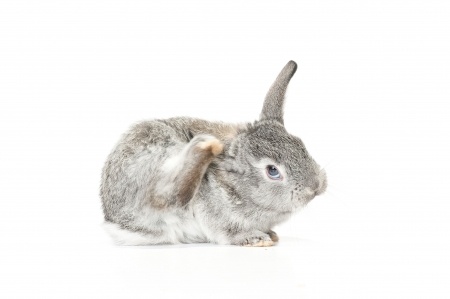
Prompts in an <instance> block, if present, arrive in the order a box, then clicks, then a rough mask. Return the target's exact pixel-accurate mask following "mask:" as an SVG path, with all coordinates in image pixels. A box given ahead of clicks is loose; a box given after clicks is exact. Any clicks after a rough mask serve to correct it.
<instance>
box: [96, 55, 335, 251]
mask: <svg viewBox="0 0 450 299" xmlns="http://www.w3.org/2000/svg"><path fill="white" fill-rule="evenodd" d="M294 66H295V63H293V62H290V63H289V64H288V65H287V66H286V67H285V69H284V70H283V71H282V73H281V74H280V76H279V77H278V78H277V81H276V82H275V84H274V86H275V87H274V86H273V87H272V89H271V91H272V90H274V89H275V92H278V93H280V90H281V92H282V98H284V90H285V87H284V89H283V88H281V89H280V84H281V87H282V86H283V84H285V86H287V82H289V79H290V77H292V75H293V72H295V67H294ZM287 77H289V78H287ZM280 78H281V79H280ZM286 78H287V79H286ZM286 81H287V82H286ZM280 82H281V83H280ZM271 91H269V94H268V96H267V98H266V103H265V106H264V109H263V112H262V115H261V120H260V121H259V122H255V123H254V124H237V125H236V124H225V123H219V122H209V121H204V120H199V119H193V118H186V117H178V118H171V119H166V120H152V121H145V122H141V123H138V124H137V125H135V126H133V127H132V128H131V129H130V130H129V132H128V133H126V134H125V135H124V136H123V137H122V139H121V140H120V141H119V143H118V144H117V145H116V147H115V149H114V150H113V151H112V153H111V154H110V155H109V157H108V160H107V162H106V163H105V167H104V169H103V175H102V184H101V197H102V201H103V210H104V214H105V221H106V222H105V227H106V229H107V230H108V232H109V233H110V234H111V236H112V237H113V238H114V239H115V241H116V242H117V243H120V244H127V245H145V244H167V243H169V244H174V243H198V242H211V243H217V244H238V245H249V246H270V245H272V244H273V242H275V241H277V240H278V237H277V236H276V234H275V233H274V232H273V231H272V230H271V229H272V227H273V226H274V225H276V224H278V223H280V222H282V221H284V220H286V219H287V218H288V217H289V216H290V215H291V214H292V213H293V212H294V211H296V210H297V209H298V208H300V207H302V206H304V205H305V204H306V203H307V202H309V201H310V200H311V199H312V198H313V197H314V195H316V194H319V193H322V192H323V191H324V190H325V188H326V177H325V172H324V171H322V170H320V168H319V167H318V166H317V164H315V162H314V161H313V160H312V158H311V157H310V156H309V155H308V153H307V152H306V150H305V148H304V145H303V143H302V142H301V141H300V139H298V138H297V137H295V136H292V135H289V134H288V133H287V132H286V131H285V129H284V126H283V122H282V118H281V114H279V113H278V114H277V113H275V114H274V113H272V110H274V109H278V110H281V108H282V102H279V103H278V104H279V105H278V107H277V106H276V105H277V103H276V102H277V101H278V100H279V98H280V97H279V96H278V97H277V96H276V94H275V95H274V94H273V92H272V93H271ZM269 104H270V105H269ZM290 163H292V164H290ZM274 165H276V167H275V166H274Z"/></svg>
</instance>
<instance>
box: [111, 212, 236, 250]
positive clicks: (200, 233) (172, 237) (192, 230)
mask: <svg viewBox="0 0 450 299" xmlns="http://www.w3.org/2000/svg"><path fill="white" fill-rule="evenodd" d="M153 213H154V212H153V211H152V212H151V211H148V212H147V213H145V214H146V215H145V216H144V217H139V219H141V221H139V226H142V227H156V226H157V225H156V222H155V219H158V221H157V222H160V223H163V224H160V227H162V228H163V233H162V234H161V235H160V236H154V235H147V234H145V233H141V232H132V231H128V230H125V229H122V228H120V226H119V225H117V224H114V223H111V222H105V223H104V225H103V227H104V229H105V230H106V232H107V233H108V234H109V235H110V236H111V238H112V239H113V240H114V242H115V243H116V244H119V245H151V244H165V243H170V244H178V243H205V242H213V243H219V244H229V241H228V239H227V238H225V236H217V234H213V233H212V232H211V231H210V230H209V229H208V227H207V226H206V225H203V224H202V223H201V221H198V219H196V218H195V217H194V214H193V211H192V209H189V210H188V211H186V214H185V215H184V216H185V217H179V215H177V214H175V213H174V212H164V213H160V214H158V215H157V216H156V215H150V214H153ZM155 216H156V217H155ZM145 219H147V220H145Z"/></svg>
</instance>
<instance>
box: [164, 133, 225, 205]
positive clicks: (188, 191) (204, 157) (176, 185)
mask: <svg viewBox="0 0 450 299" xmlns="http://www.w3.org/2000/svg"><path fill="white" fill-rule="evenodd" d="M222 150H223V145H222V143H221V142H220V141H219V140H218V139H216V138H215V137H213V136H211V135H197V136H195V137H194V138H193V139H192V140H191V141H190V142H189V143H188V144H186V145H185V146H184V148H183V149H182V150H181V152H179V153H178V154H176V155H174V156H172V157H171V158H169V159H167V160H166V162H165V163H164V165H163V171H164V173H165V176H166V177H165V178H166V180H167V181H166V180H164V181H165V182H164V183H165V184H167V185H166V186H170V187H171V189H172V192H171V193H172V198H175V199H176V202H177V203H178V204H180V205H183V206H184V205H186V204H187V203H188V202H189V200H190V199H191V198H192V197H193V196H194V194H195V192H196V191H197V190H198V187H199V185H200V182H201V181H202V178H203V175H204V174H205V172H206V169H207V168H208V166H209V164H210V163H211V161H212V160H213V159H214V157H216V156H217V155H219V154H220V153H222Z"/></svg>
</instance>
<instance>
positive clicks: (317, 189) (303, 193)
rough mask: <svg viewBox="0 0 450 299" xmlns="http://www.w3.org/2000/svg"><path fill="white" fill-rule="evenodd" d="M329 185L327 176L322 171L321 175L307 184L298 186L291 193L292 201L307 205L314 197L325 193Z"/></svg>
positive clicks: (314, 177)
mask: <svg viewBox="0 0 450 299" xmlns="http://www.w3.org/2000/svg"><path fill="white" fill-rule="evenodd" d="M327 184H328V183H327V175H326V173H325V171H324V170H321V171H320V172H319V174H317V175H315V176H313V177H312V178H311V179H309V180H308V181H307V182H304V183H303V184H300V185H299V186H296V187H295V188H294V190H293V191H292V193H291V196H292V199H293V200H294V201H300V202H301V203H302V204H304V205H306V204H307V203H308V202H310V201H311V200H312V199H313V198H314V197H316V196H317V195H320V194H322V193H324V192H325V190H326V189H327Z"/></svg>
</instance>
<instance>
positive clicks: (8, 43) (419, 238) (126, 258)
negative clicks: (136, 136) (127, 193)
mask: <svg viewBox="0 0 450 299" xmlns="http://www.w3.org/2000/svg"><path fill="white" fill-rule="evenodd" d="M449 15H450V2H449V1H432V0H427V1H396V0H389V1H383V0H382V1H349V0H346V1H280V0H277V1H266V2H263V1H91V0H89V1H2V2H1V3H0V101H1V102H0V138H1V145H0V159H1V160H0V184H1V187H0V232H1V237H0V297H2V298H16V297H17V298H25V297H29V298H71V297H73V298H116V297H121V298H132V297H139V298H145V297H147V298H163V297H183V298H186V297H205V298H208V297H212V298H215V297H219V298H220V297H223V298H230V297H232V298H248V297H259V298H261V297H262V298H265V297H267V298H268V297H272V298H302V297H309V298H316V297H319V298H350V297H351V298H414V297H417V298H419V297H420V298H449V297H450V286H449V285H450V254H449V252H450V237H449V236H450V234H449V227H450V217H449V212H450V192H449V191H450V190H449V182H450V180H449V179H450V176H449V169H450V159H449V152H450V141H449V129H448V128H449V127H450V121H449V112H450V109H449V101H450V88H449V83H450V71H449V69H450V55H449V53H450V39H449V36H450V32H449V31H450V30H449V29H450V18H449ZM291 59H292V60H295V61H296V62H297V63H298V65H299V67H298V71H297V73H296V75H295V76H294V78H293V80H292V81H291V85H290V88H289V90H288V97H287V102H286V113H285V123H286V127H287V129H288V131H290V132H291V133H292V134H295V135H298V136H300V137H301V138H302V139H303V141H304V142H305V144H306V145H307V148H308V149H309V151H310V153H311V154H312V155H313V157H314V158H315V159H316V160H317V161H318V162H319V163H320V164H321V165H322V166H324V167H325V168H326V169H327V171H328V179H329V185H330V186H329V189H328V192H327V193H326V194H324V195H323V196H320V197H318V198H316V199H315V200H314V201H313V202H312V203H311V204H310V205H309V206H308V207H307V208H306V209H305V210H303V211H301V212H300V213H299V214H297V215H295V216H294V217H293V218H292V219H291V220H290V221H289V222H287V223H285V224H283V225H282V226H280V227H278V229H276V230H277V232H278V233H279V235H280V237H281V242H280V243H279V245H278V246H276V247H273V248H239V247H232V246H214V245H183V246H156V247H117V246H114V245H112V244H111V242H110V240H109V238H108V237H107V236H106V234H105V233H104V232H103V231H102V229H101V227H100V224H101V222H102V213H101V206H100V200H99V197H98V190H99V181H100V173H101V168H102V165H103V162H104V160H105V159H106V156H107V155H108V153H109V151H110V150H111V149H112V147H113V145H114V144H115V142H116V141H117V139H118V138H119V136H120V134H122V133H123V132H124V131H125V130H126V129H127V128H128V127H129V125H131V124H132V123H134V122H136V121H139V120H143V119H151V118H165V117H170V116H178V115H187V116H195V117H201V118H206V119H210V120H223V121H230V122H237V121H239V122H241V121H253V120H255V119H256V118H257V117H258V115H259V110H260V108H261V106H262V101H263V98H264V96H265V93H266V91H267V90H268V88H269V86H270V84H271V83H272V81H273V80H274V79H275V77H276V75H277V74H278V72H279V71H280V70H281V68H282V67H283V66H284V65H285V63H286V62H287V61H288V60H291Z"/></svg>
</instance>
